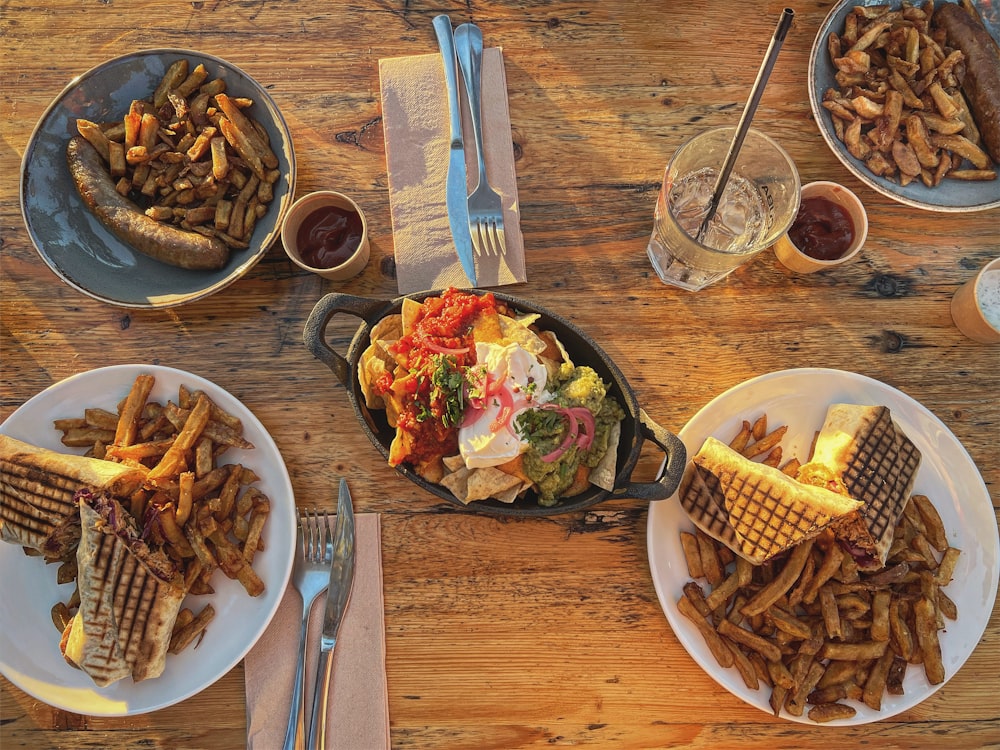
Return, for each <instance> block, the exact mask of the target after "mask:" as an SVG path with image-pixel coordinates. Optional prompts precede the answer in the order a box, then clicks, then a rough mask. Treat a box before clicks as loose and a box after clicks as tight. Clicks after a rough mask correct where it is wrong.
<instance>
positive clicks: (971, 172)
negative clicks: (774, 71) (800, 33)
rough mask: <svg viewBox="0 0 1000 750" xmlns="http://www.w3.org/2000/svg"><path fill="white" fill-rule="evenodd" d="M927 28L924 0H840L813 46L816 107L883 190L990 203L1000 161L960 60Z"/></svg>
mask: <svg viewBox="0 0 1000 750" xmlns="http://www.w3.org/2000/svg"><path fill="white" fill-rule="evenodd" d="M938 2H939V3H940V2H941V0H938ZM969 4H970V5H971V6H980V5H982V6H984V7H985V6H986V5H987V4H986V3H980V2H970V3H969ZM904 9H905V10H904ZM981 15H982V14H981ZM983 20H984V23H985V24H986V27H987V29H988V30H989V31H990V32H991V34H992V35H993V37H994V39H996V38H997V33H998V30H997V28H995V27H994V26H992V25H991V22H990V19H989V18H984V19H983ZM932 28H933V17H932V16H928V15H927V14H926V13H925V11H924V6H923V5H922V4H918V3H913V4H907V3H903V2H901V0H893V1H892V2H888V3H885V2H878V0H861V2H858V0H841V2H839V3H837V5H836V6H834V8H833V9H832V10H831V11H830V13H829V14H828V16H827V17H826V19H825V20H824V22H823V24H822V25H821V26H820V29H819V32H818V33H817V35H816V39H815V41H814V43H813V47H812V52H811V56H810V62H809V78H808V80H809V103H810V105H811V107H812V112H813V117H814V118H815V119H816V123H817V125H818V126H819V129H820V133H821V134H822V136H823V139H824V140H825V141H826V142H827V144H828V145H829V146H830V149H831V150H832V151H833V153H834V154H835V155H836V156H837V158H838V159H840V161H841V163H843V165H844V166H845V167H847V169H848V170H849V171H850V172H851V173H852V174H854V176H855V177H857V178H858V179H859V180H861V181H862V182H863V183H865V184H866V185H868V186H869V187H870V188H872V189H873V190H875V191H877V192H879V193H881V194H882V195H885V196H887V197H889V198H891V199H892V200H895V201H897V202H899V203H902V204H904V205H907V206H912V207H914V208H920V209H924V210H928V211H939V212H968V211H982V210H986V209H990V208H995V207H997V206H1000V179H998V170H1000V165H997V164H995V163H993V161H992V160H991V159H990V158H989V156H988V155H987V154H986V153H985V151H984V150H983V148H982V141H981V139H980V137H979V133H978V129H977V128H976V127H975V121H974V119H973V117H972V115H971V113H970V111H969V107H968V102H967V101H966V99H965V96H964V94H963V93H962V91H961V87H960V85H959V82H958V78H957V76H956V73H957V72H959V71H958V70H957V68H958V67H960V66H961V63H960V62H959V63H958V65H956V60H957V59H958V58H957V57H956V56H955V55H952V54H950V53H951V52H952V50H950V48H947V47H942V46H941V45H940V44H938V43H937V42H936V41H935V40H934V38H933V33H928V29H932ZM866 35H867V36H866ZM927 81H933V83H931V84H930V85H928V84H927Z"/></svg>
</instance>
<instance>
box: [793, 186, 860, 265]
mask: <svg viewBox="0 0 1000 750" xmlns="http://www.w3.org/2000/svg"><path fill="white" fill-rule="evenodd" d="M827 202H829V203H827ZM829 204H833V205H832V207H831V206H830V205H829ZM838 208H839V209H840V212H839V216H838V211H837V209H838ZM844 214H846V216H847V217H848V218H849V219H850V225H851V227H850V229H848V228H847V227H846V226H845V223H844V222H843V219H844ZM847 234H850V239H849V241H848V242H847V243H846V246H843V247H841V248H839V250H832V251H831V249H830V248H831V247H833V245H831V244H830V243H832V242H835V241H837V240H840V241H841V242H843V238H844V237H845V235H847ZM867 237H868V214H867V212H866V211H865V207H864V205H863V204H862V203H861V201H860V200H859V199H858V196H856V195H855V194H854V193H852V192H851V191H850V190H848V189H847V188H845V187H844V186H843V185H838V184H837V183H835V182H810V183H808V184H807V185H803V186H802V196H801V200H800V202H799V213H798V215H797V216H796V217H795V220H794V221H793V222H792V226H791V227H789V229H788V232H786V233H785V234H784V235H782V236H781V237H780V238H778V241H777V242H775V243H774V254H775V255H776V256H778V260H779V261H781V264H782V265H783V266H785V267H786V268H788V269H790V270H792V271H796V272H798V273H815V272H816V271H825V270H827V269H830V268H834V267H835V266H839V265H840V264H842V263H847V262H848V261H850V260H852V259H853V258H854V257H855V256H857V254H858V253H860V252H861V248H862V247H863V246H864V244H865V239H866V238H867ZM793 238H799V239H798V241H799V242H801V243H802V245H803V246H802V247H799V246H798V245H797V244H796V241H795V240H794V239H793Z"/></svg>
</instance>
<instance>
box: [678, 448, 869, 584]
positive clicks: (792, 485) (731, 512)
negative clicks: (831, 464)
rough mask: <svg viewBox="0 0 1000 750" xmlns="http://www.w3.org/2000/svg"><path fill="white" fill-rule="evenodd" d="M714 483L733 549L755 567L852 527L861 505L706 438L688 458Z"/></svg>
mask: <svg viewBox="0 0 1000 750" xmlns="http://www.w3.org/2000/svg"><path fill="white" fill-rule="evenodd" d="M692 460H693V461H694V464H695V466H696V467H698V468H699V469H701V470H702V471H703V472H705V473H707V474H709V475H711V476H712V477H713V478H714V479H713V480H711V481H713V482H715V481H717V482H718V491H719V492H720V493H721V497H722V501H723V506H724V508H725V512H726V515H727V516H728V520H729V525H730V526H731V527H732V530H733V533H734V535H735V537H736V540H737V548H736V549H735V550H734V551H736V552H737V553H738V554H740V555H741V556H743V557H745V558H746V559H748V560H750V561H751V562H753V563H755V564H757V565H759V564H761V563H763V562H766V561H767V560H769V559H771V558H772V557H774V556H775V555H777V554H779V553H781V552H784V551H785V550H787V549H789V548H790V547H792V546H794V545H796V544H798V543H799V542H802V541H805V540H806V539H810V538H812V537H813V536H816V535H817V534H819V533H820V532H821V531H822V530H823V529H825V528H827V527H830V526H834V525H836V524H839V523H850V522H853V520H854V518H855V517H856V515H857V512H858V510H859V509H860V508H861V505H862V504H861V503H860V502H858V501H856V500H852V499H851V498H849V497H846V496H844V495H842V494H838V493H836V492H832V491H831V490H828V489H826V488H824V487H816V486H812V485H808V484H802V483H800V482H798V481H796V480H795V478H793V477H790V476H788V475H787V474H785V473H783V472H782V471H780V470H779V469H776V468H774V467H771V466H767V465H765V464H761V463H757V462H756V461H752V460H750V459H749V458H746V457H745V456H743V455H742V454H740V453H739V452H737V451H735V450H733V449H732V448H730V447H729V446H728V445H726V444H725V443H723V442H721V441H719V440H716V439H715V438H712V437H710V438H708V439H707V440H706V441H705V443H704V444H703V445H702V447H701V450H699V451H698V453H697V454H695V456H694V458H693V459H692Z"/></svg>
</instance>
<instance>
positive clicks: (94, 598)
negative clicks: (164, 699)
mask: <svg viewBox="0 0 1000 750" xmlns="http://www.w3.org/2000/svg"><path fill="white" fill-rule="evenodd" d="M78 497H79V509H80V522H81V536H80V544H79V547H78V548H77V567H78V569H79V573H78V579H77V580H78V585H79V589H80V608H79V610H78V611H77V613H76V615H74V617H73V619H72V620H71V621H70V623H69V625H68V626H67V627H66V632H65V633H64V634H63V640H62V643H61V644H60V647H61V648H62V650H63V654H64V656H65V657H66V660H67V661H69V662H70V663H71V664H73V665H74V666H77V667H79V668H80V669H82V670H83V671H85V672H86V673H87V674H88V675H90V677H91V678H92V679H93V680H94V682H95V683H96V684H97V685H99V686H101V687H104V686H106V685H110V684H111V683H112V682H115V681H117V680H120V679H122V678H124V677H127V676H129V675H131V677H132V679H133V680H134V681H135V682H139V681H141V680H145V679H148V678H150V677H158V676H159V675H160V674H161V673H162V672H163V668H164V666H165V664H166V654H167V648H168V646H169V645H170V635H171V632H172V630H173V627H174V621H175V620H176V619H177V613H178V612H179V611H180V608H181V602H182V601H183V600H184V596H185V591H184V585H183V577H182V576H181V575H180V574H179V572H178V570H177V567H176V565H175V564H174V562H173V561H172V560H171V559H170V558H169V557H168V556H167V555H166V554H164V553H163V552H162V551H160V550H154V549H152V548H151V547H149V546H148V545H147V544H146V543H145V542H144V541H143V540H142V539H141V538H140V536H139V531H138V529H137V528H136V525H135V521H134V520H133V519H132V516H131V515H130V514H129V513H128V512H126V511H125V510H124V508H122V506H121V505H120V504H119V503H118V501H117V500H115V499H114V498H113V497H111V496H109V495H107V494H105V493H99V494H93V493H90V492H88V491H86V490H84V491H82V492H80V493H79V495H78Z"/></svg>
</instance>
